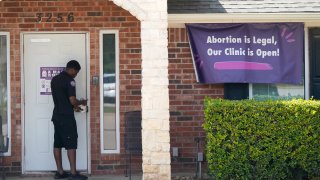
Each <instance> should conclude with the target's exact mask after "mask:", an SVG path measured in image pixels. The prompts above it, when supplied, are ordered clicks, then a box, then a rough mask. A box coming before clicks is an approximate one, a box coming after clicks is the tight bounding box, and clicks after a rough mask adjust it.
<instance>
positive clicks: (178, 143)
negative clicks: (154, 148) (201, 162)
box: [168, 28, 223, 173]
mask: <svg viewBox="0 0 320 180" xmlns="http://www.w3.org/2000/svg"><path fill="white" fill-rule="evenodd" d="M168 32H169V44H168V46H169V69H168V70H169V83H170V85H169V94H170V115H171V116H170V141H171V148H172V147H178V148H179V157H178V158H176V159H173V158H172V159H171V168H172V172H173V173H175V172H189V173H195V170H196V153H197V143H196V139H197V138H200V143H199V147H200V151H201V152H204V137H205V133H204V130H203V128H202V123H203V100H204V98H205V97H206V96H208V97H213V98H223V85H204V84H198V83H197V81H196V76H195V72H194V68H193V63H192V57H191V52H190V48H189V42H188V38H187V35H186V30H185V29H184V28H170V29H169V30H168Z"/></svg>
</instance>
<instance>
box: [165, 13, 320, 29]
mask: <svg viewBox="0 0 320 180" xmlns="http://www.w3.org/2000/svg"><path fill="white" fill-rule="evenodd" d="M250 22H252V23H253V22H258V23H259V22H303V23H305V26H306V27H313V26H314V27H316V26H320V13H209V14H169V15H168V23H169V25H168V27H169V28H182V27H185V23H250Z"/></svg>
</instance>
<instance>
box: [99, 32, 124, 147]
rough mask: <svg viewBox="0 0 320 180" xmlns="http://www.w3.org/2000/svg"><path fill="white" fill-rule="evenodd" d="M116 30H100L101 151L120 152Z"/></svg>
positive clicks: (117, 37)
mask: <svg viewBox="0 0 320 180" xmlns="http://www.w3.org/2000/svg"><path fill="white" fill-rule="evenodd" d="M118 39H119V36H118V31H115V30H105V31H101V32H100V102H101V103H100V107H101V108H100V112H101V115H100V117H101V118H100V119H101V121H100V125H101V126H100V129H101V131H100V132H101V152H102V153H120V132H119V80H118V79H119V78H118V69H119V64H118V62H119V60H118V59H119V54H118V53H119V51H118V49H119V45H118Z"/></svg>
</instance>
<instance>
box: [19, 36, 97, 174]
mask: <svg viewBox="0 0 320 180" xmlns="http://www.w3.org/2000/svg"><path fill="white" fill-rule="evenodd" d="M27 34H84V35H85V37H86V38H85V39H86V45H85V47H86V67H85V68H86V79H87V86H86V88H87V97H88V104H89V105H90V94H91V93H90V82H91V81H90V37H89V32H83V31H74V32H69V31H59V32H52V31H44V32H21V33H20V50H21V52H20V59H21V61H20V66H21V74H20V76H21V92H20V93H21V173H22V174H43V173H44V172H29V171H26V170H25V147H24V145H25V140H24V138H25V130H24V128H25V80H24V78H23V77H24V74H25V71H24V35H27ZM89 110H90V108H89ZM90 122H91V120H90V111H89V112H88V113H87V160H88V161H87V171H88V173H89V174H91V156H90V155H91V136H90V134H91V131H90ZM45 173H48V172H45Z"/></svg>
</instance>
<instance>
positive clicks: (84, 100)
mask: <svg viewBox="0 0 320 180" xmlns="http://www.w3.org/2000/svg"><path fill="white" fill-rule="evenodd" d="M79 102H80V104H81V105H84V106H86V105H87V102H88V99H81V100H80V101H79Z"/></svg>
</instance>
